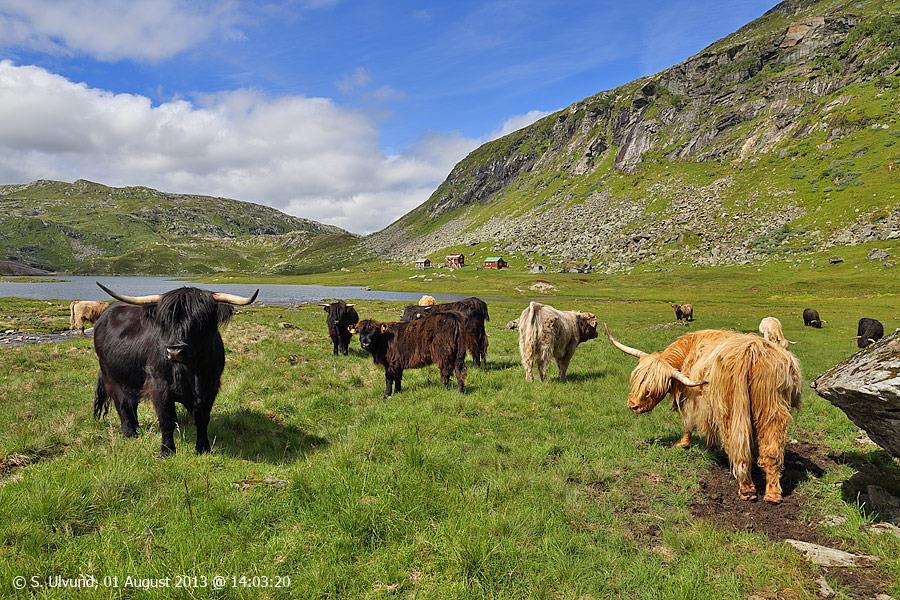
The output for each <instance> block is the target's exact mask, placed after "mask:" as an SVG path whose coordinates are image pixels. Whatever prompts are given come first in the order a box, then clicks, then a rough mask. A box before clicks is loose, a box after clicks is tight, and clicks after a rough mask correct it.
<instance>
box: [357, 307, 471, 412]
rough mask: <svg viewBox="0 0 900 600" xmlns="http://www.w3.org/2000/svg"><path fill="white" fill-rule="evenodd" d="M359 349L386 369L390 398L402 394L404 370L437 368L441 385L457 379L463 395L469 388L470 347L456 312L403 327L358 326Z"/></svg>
mask: <svg viewBox="0 0 900 600" xmlns="http://www.w3.org/2000/svg"><path fill="white" fill-rule="evenodd" d="M355 330H356V332H357V333H358V334H359V345H360V346H361V347H362V349H363V350H365V351H366V352H369V353H370V354H371V355H372V361H373V362H374V363H375V364H377V365H381V366H382V367H384V381H385V391H384V397H385V398H387V397H389V396H390V395H391V393H392V388H393V391H394V392H398V393H399V392H400V391H401V388H402V384H403V371H404V369H418V368H420V367H425V366H428V365H435V364H436V365H437V366H438V370H439V371H440V373H441V383H443V384H444V385H445V386H449V385H450V375H451V374H453V375H455V376H456V384H457V387H458V389H459V391H460V392H464V391H465V384H466V343H465V331H464V326H463V322H462V318H461V317H460V316H459V315H457V314H455V313H452V312H448V313H438V314H434V315H429V316H427V317H424V318H421V319H415V320H413V321H408V322H402V321H401V322H399V323H379V322H378V321H373V320H371V319H366V320H363V321H360V322H359V323H358V324H357V326H356V329H355Z"/></svg>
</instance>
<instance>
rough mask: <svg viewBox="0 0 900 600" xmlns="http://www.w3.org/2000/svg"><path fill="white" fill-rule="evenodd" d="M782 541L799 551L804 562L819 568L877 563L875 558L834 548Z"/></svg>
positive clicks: (796, 541)
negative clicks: (804, 559) (806, 561)
mask: <svg viewBox="0 0 900 600" xmlns="http://www.w3.org/2000/svg"><path fill="white" fill-rule="evenodd" d="M784 541H785V542H787V543H788V544H790V545H791V546H793V547H794V548H796V549H797V550H799V551H800V553H801V554H803V556H804V558H806V560H808V561H810V562H811V563H813V564H816V565H819V566H820V567H859V566H867V565H872V564H874V563H875V562H877V561H878V557H877V556H869V555H867V554H851V553H849V552H844V551H843V550H838V549H836V548H829V547H828V546H820V545H819V544H812V543H810V542H801V541H800V540H784Z"/></svg>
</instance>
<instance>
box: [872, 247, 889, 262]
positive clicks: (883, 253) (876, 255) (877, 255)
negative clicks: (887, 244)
mask: <svg viewBox="0 0 900 600" xmlns="http://www.w3.org/2000/svg"><path fill="white" fill-rule="evenodd" d="M888 256H890V254H888V252H887V250H882V249H881V248H873V249H872V251H871V252H869V255H868V256H866V258H868V259H869V260H881V259H883V258H887V257H888Z"/></svg>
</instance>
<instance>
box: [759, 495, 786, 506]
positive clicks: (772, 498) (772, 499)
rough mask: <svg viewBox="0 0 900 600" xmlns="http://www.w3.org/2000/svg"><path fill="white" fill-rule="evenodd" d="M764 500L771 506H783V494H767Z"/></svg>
mask: <svg viewBox="0 0 900 600" xmlns="http://www.w3.org/2000/svg"><path fill="white" fill-rule="evenodd" d="M763 500H765V501H766V502H768V503H769V504H781V502H782V500H783V498H782V497H781V494H766V495H765V496H763Z"/></svg>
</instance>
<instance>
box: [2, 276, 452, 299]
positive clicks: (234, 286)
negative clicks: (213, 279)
mask: <svg viewBox="0 0 900 600" xmlns="http://www.w3.org/2000/svg"><path fill="white" fill-rule="evenodd" d="M53 277H54V278H57V279H61V280H63V281H55V282H44V283H35V282H24V281H23V282H21V283H17V282H0V297H3V296H15V297H18V298H32V299H36V300H109V299H110V298H109V296H108V295H106V293H105V292H104V291H103V290H101V289H100V288H98V287H97V284H96V283H95V282H97V281H99V282H100V283H102V284H103V285H105V286H106V287H108V288H110V289H112V290H114V291H116V292H119V293H121V294H126V295H128V296H144V295H147V294H159V293H162V292H167V291H169V290H173V289H175V288H179V287H183V286H195V287H199V288H202V289H207V290H214V291H217V292H226V293H229V294H240V295H241V296H250V295H251V294H253V292H254V291H255V290H256V289H257V288H259V300H258V301H259V302H263V303H265V304H296V303H300V302H318V301H320V300H335V299H344V300H396V301H413V302H415V301H417V300H418V299H419V298H421V297H422V293H421V292H386V291H378V290H367V289H366V288H364V287H358V286H349V285H342V286H336V285H335V286H331V285H294V284H282V283H259V284H256V283H253V284H250V283H215V284H206V283H193V282H187V281H182V280H178V279H174V278H171V277H152V276H143V275H141V276H130V275H121V276H108V275H95V276H78V275H61V276H57V275H54V276H53ZM432 295H433V296H434V297H435V298H437V299H438V300H459V299H460V298H464V296H460V295H455V294H432Z"/></svg>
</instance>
